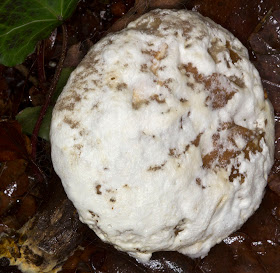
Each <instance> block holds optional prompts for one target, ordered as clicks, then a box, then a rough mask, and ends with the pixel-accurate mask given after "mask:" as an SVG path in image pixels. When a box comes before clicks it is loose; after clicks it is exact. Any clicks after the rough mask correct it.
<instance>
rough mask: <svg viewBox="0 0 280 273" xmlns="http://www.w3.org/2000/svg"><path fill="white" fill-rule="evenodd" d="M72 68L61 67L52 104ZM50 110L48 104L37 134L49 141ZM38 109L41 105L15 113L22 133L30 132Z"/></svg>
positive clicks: (38, 112) (29, 133)
mask: <svg viewBox="0 0 280 273" xmlns="http://www.w3.org/2000/svg"><path fill="white" fill-rule="evenodd" d="M73 70H74V68H72V67H66V68H63V69H62V71H61V74H60V78H59V80H58V83H57V86H56V90H55V93H54V96H53V97H52V105H54V104H55V102H56V100H57V98H58V96H59V95H60V93H61V92H62V90H63V87H64V86H65V85H66V83H67V80H68V78H69V76H70V74H71V72H72V71H73ZM52 110H53V106H50V107H49V108H48V110H47V112H46V115H45V116H44V119H43V121H42V124H41V127H40V131H39V134H38V135H39V137H41V138H43V139H45V140H47V141H49V133H50V126H51V119H52ZM40 111H41V106H36V107H28V108H25V109H24V110H22V111H21V112H20V113H18V114H17V116H16V120H17V121H18V122H19V123H20V124H21V126H22V132H23V133H25V134H27V135H31V134H32V132H33V130H34V127H35V124H36V122H37V119H38V118H39V115H40Z"/></svg>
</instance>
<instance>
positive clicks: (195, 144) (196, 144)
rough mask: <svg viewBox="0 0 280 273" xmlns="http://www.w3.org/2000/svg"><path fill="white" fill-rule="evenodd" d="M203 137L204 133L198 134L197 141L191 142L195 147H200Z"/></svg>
mask: <svg viewBox="0 0 280 273" xmlns="http://www.w3.org/2000/svg"><path fill="white" fill-rule="evenodd" d="M201 135H202V133H200V134H198V135H197V137H196V138H195V140H193V141H192V142H191V143H192V144H193V145H194V146H195V147H198V145H199V142H200V137H201Z"/></svg>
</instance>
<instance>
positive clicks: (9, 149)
mask: <svg viewBox="0 0 280 273" xmlns="http://www.w3.org/2000/svg"><path fill="white" fill-rule="evenodd" d="M30 152H31V145H30V141H29V138H28V137H27V136H25V135H23V134H22V132H21V126H20V124H19V123H18V122H17V121H1V122H0V162H3V161H9V160H15V159H21V158H23V159H27V158H28V156H29V154H30Z"/></svg>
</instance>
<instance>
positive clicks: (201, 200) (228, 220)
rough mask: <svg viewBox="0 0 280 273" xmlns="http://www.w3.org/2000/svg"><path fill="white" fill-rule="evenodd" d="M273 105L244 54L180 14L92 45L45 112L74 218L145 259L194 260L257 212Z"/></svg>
mask: <svg viewBox="0 0 280 273" xmlns="http://www.w3.org/2000/svg"><path fill="white" fill-rule="evenodd" d="M273 138H274V123H273V114H272V108H271V106H270V103H269V102H268V100H265V99H264V93H263V89H262V86H261V81H260V78H259V75H258V72H257V71H256V69H255V68H254V67H253V65H252V64H251V63H250V62H249V60H248V53H247V50H246V49H245V48H244V46H243V45H242V44H241V43H240V42H239V41H238V40H237V39H236V38H234V36H233V35H232V34H230V33H229V32H228V31H226V30H225V29H223V28H222V27H221V26H219V25H217V24H215V23H214V22H213V21H211V20H209V19H207V18H204V17H202V16H201V15H199V14H198V13H195V12H190V11H186V10H180V11H172V10H155V11H152V12H150V13H148V14H145V15H144V16H142V17H141V18H139V19H138V20H136V21H135V22H132V23H130V24H129V25H128V27H127V28H126V29H124V30H123V31H121V32H119V33H115V34H110V35H108V36H107V37H106V38H104V39H103V40H101V41H100V42H99V43H97V44H96V45H95V46H94V47H93V48H92V49H91V50H90V51H89V53H88V54H87V56H86V57H85V58H84V60H83V61H82V63H81V64H80V65H79V66H78V68H77V69H76V70H75V71H74V72H73V73H72V75H71V77H70V79H69V81H68V83H67V85H66V87H65V88H64V91H63V93H62V94H61V96H60V97H59V99H58V102H57V104H56V106H55V109H54V111H53V119H52V125H51V143H52V159H53V164H54V168H55V170H56V172H57V174H58V175H59V176H60V178H61V180H62V183H63V185H64V188H65V190H66V192H67V194H68V197H69V198H70V199H71V200H72V201H73V203H74V205H75V207H76V208H77V210H78V212H79V215H80V220H81V221H82V222H84V223H86V224H88V225H89V226H90V227H91V228H92V229H93V230H94V231H95V233H96V234H97V235H98V236H99V237H100V238H101V239H102V240H104V241H106V242H109V243H111V244H113V245H114V246H115V247H116V248H118V249H119V250H122V251H126V252H128V253H129V254H130V255H132V256H134V257H136V258H137V259H138V260H140V261H142V262H145V261H147V260H148V259H149V258H150V256H151V254H152V252H155V251H160V250H176V251H179V252H181V253H184V254H187V255H189V256H191V257H200V256H205V255H206V254H207V253H208V251H209V249H210V248H211V247H212V246H213V245H215V244H216V243H218V242H220V241H221V240H222V239H224V238H225V237H226V236H227V235H229V234H230V233H231V232H233V231H234V230H236V229H238V228H239V227H240V226H241V225H242V224H243V223H244V222H245V221H246V220H247V219H248V217H249V216H250V215H252V214H253V212H254V211H255V210H256V209H257V208H258V206H259V204H260V202H261V200H262V197H263V193H264V188H265V186H266V179H267V174H268V172H269V170H270V168H271V166H272V162H273Z"/></svg>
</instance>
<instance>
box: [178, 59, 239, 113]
mask: <svg viewBox="0 0 280 273" xmlns="http://www.w3.org/2000/svg"><path fill="white" fill-rule="evenodd" d="M179 70H180V71H181V72H184V74H185V75H186V76H187V75H191V74H192V75H193V77H194V80H195V81H196V82H197V83H200V84H203V85H204V86H205V90H206V91H207V92H208V96H207V98H206V101H205V102H206V105H207V106H212V108H213V109H220V108H222V107H224V106H225V105H226V104H227V102H228V101H229V100H230V99H231V98H232V97H233V95H234V94H235V93H236V92H237V90H234V89H233V87H232V88H231V87H230V80H229V79H228V78H227V77H226V76H224V75H222V74H219V73H213V74H212V75H210V76H204V75H202V74H200V73H198V70H197V68H196V67H194V66H193V65H192V63H188V64H186V65H181V66H180V67H179ZM222 80H225V81H227V82H228V83H229V84H228V86H229V87H230V88H229V89H226V88H225V87H224V86H223V85H222Z"/></svg>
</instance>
